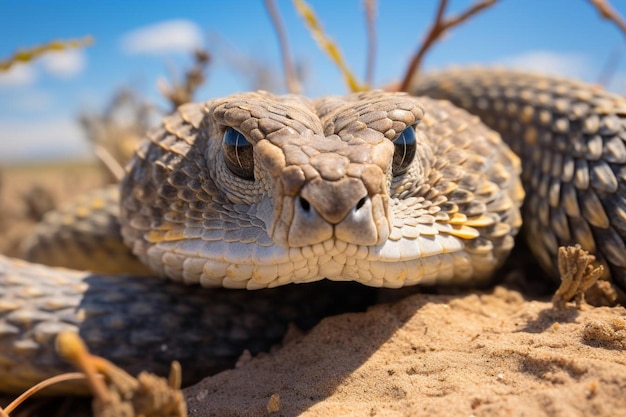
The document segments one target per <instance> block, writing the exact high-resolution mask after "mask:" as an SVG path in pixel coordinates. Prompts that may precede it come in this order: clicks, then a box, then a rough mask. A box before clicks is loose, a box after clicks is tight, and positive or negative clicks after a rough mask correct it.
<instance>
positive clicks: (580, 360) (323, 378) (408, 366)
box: [185, 287, 626, 416]
mask: <svg viewBox="0 0 626 417" xmlns="http://www.w3.org/2000/svg"><path fill="white" fill-rule="evenodd" d="M625 393H626V309H624V308H623V307H597V308H591V307H589V306H587V307H585V308H583V309H582V310H578V309H576V308H575V307H574V306H567V307H566V308H565V309H561V310H557V309H554V308H553V307H552V304H551V303H549V302H546V301H536V300H525V299H524V298H523V297H522V295H521V294H520V293H519V292H517V291H514V290H509V289H506V288H504V287H496V288H495V289H493V290H492V291H488V292H480V293H466V294H462V295H456V296H450V295H423V294H417V295H413V296H410V297H408V298H406V299H404V300H401V301H398V302H395V303H388V304H382V305H376V306H374V307H372V308H370V310H369V311H367V312H366V313H352V314H345V315H341V316H336V317H330V318H327V319H325V320H324V321H322V322H321V323H320V324H319V325H317V326H316V327H315V328H314V329H313V330H311V331H310V332H309V333H308V334H306V335H300V336H297V337H295V338H293V337H292V338H291V340H290V341H288V342H286V343H285V344H284V346H282V347H280V348H278V349H277V350H276V351H275V352H273V353H271V354H265V355H261V356H259V357H256V358H253V359H251V360H248V361H246V362H245V363H244V364H242V365H241V366H239V367H238V368H237V369H234V370H229V371H225V372H222V373H220V374H218V375H215V376H213V377H210V378H207V379H205V380H203V381H202V382H200V383H199V384H197V385H195V386H193V387H190V388H188V389H186V390H185V395H186V399H187V406H188V410H189V414H190V415H191V416H258V415H276V416H295V415H302V416H592V415H593V416H621V415H626V395H625Z"/></svg>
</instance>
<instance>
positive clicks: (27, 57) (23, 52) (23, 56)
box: [0, 36, 93, 72]
mask: <svg viewBox="0 0 626 417" xmlns="http://www.w3.org/2000/svg"><path fill="white" fill-rule="evenodd" d="M91 44H93V38H92V37H91V36H85V37H83V38H82V39H71V40H68V41H52V42H48V43H46V44H44V45H38V46H35V47H32V48H29V49H19V50H17V52H15V53H14V54H13V55H12V56H11V57H9V58H7V59H5V60H2V61H0V72H1V71H8V70H9V69H10V68H11V67H12V66H13V65H14V64H17V63H18V62H30V61H32V60H33V59H35V58H37V57H39V56H41V55H43V54H45V53H46V52H51V51H62V50H64V49H70V48H80V47H83V46H89V45H91Z"/></svg>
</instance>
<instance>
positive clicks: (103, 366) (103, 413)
mask: <svg viewBox="0 0 626 417" xmlns="http://www.w3.org/2000/svg"><path fill="white" fill-rule="evenodd" d="M57 350H58V351H59V354H60V355H61V356H63V357H64V358H65V359H66V360H68V361H69V362H71V363H72V364H73V365H74V366H76V367H77V368H78V369H80V370H81V371H82V372H83V373H84V374H85V376H86V378H87V382H88V384H89V387H90V389H91V391H92V393H93V395H94V399H93V412H94V415H95V416H96V417H113V416H121V415H123V416H129V417H131V416H145V417H161V416H163V417H184V416H186V415H187V407H186V404H185V401H184V398H183V394H182V392H181V391H180V380H181V377H180V365H179V364H177V363H174V364H172V368H171V371H170V376H169V378H168V380H165V379H163V378H159V377H157V376H155V375H152V374H148V373H146V372H142V373H141V374H139V376H138V377H137V379H135V378H133V377H132V376H130V375H129V374H127V373H126V372H124V371H123V370H122V369H120V368H118V367H117V366H115V365H114V364H113V363H111V362H109V361H107V360H106V359H103V358H101V357H98V356H94V355H92V354H90V353H89V351H87V348H86V346H85V345H84V343H83V341H82V340H81V339H80V337H79V336H78V335H77V334H75V333H71V332H65V333H61V334H59V336H58V338H57ZM100 375H102V376H104V380H103V379H102V378H101V377H100Z"/></svg>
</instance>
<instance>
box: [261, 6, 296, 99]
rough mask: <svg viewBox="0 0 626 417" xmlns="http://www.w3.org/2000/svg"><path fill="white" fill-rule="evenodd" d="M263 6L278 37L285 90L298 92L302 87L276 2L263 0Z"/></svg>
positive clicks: (293, 92)
mask: <svg viewBox="0 0 626 417" xmlns="http://www.w3.org/2000/svg"><path fill="white" fill-rule="evenodd" d="M265 8H266V9H267V13H268V14H269V15H270V19H271V20H272V26H273V27H274V31H275V32H276V36H277V37H278V43H279V45H280V53H281V55H282V57H283V69H284V71H285V83H286V84H287V91H289V92H290V93H292V94H299V93H300V91H301V90H302V89H301V87H300V83H299V82H298V76H297V74H296V69H295V67H294V64H293V60H292V58H291V53H290V52H289V43H288V42H287V35H286V33H285V26H284V25H283V21H282V19H281V18H280V13H278V9H277V8H276V3H275V2H274V0H265Z"/></svg>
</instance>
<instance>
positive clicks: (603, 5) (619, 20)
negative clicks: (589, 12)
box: [589, 0, 626, 36]
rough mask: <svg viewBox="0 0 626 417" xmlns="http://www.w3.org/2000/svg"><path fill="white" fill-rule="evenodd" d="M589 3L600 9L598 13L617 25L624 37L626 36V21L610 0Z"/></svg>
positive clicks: (595, 0) (593, 0) (590, 1)
mask: <svg viewBox="0 0 626 417" xmlns="http://www.w3.org/2000/svg"><path fill="white" fill-rule="evenodd" d="M589 3H591V4H592V5H593V6H595V8H596V9H598V12H599V13H600V15H601V16H602V17H603V18H605V19H607V20H610V21H612V22H613V23H615V24H616V25H617V27H618V28H620V30H621V31H622V33H623V34H624V36H626V21H624V18H623V17H622V16H620V14H619V13H618V12H617V11H616V10H615V9H614V8H613V6H611V4H610V3H609V2H608V0H589Z"/></svg>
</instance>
